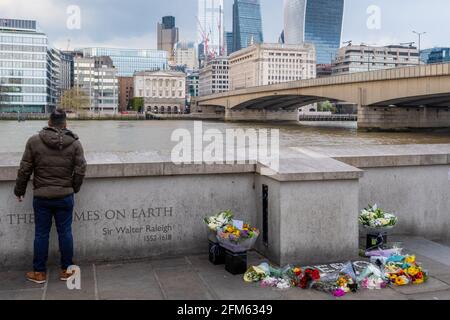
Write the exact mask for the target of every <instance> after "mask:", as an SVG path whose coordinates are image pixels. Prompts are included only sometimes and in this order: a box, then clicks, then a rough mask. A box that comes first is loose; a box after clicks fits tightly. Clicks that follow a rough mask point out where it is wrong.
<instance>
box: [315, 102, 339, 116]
mask: <svg viewBox="0 0 450 320" xmlns="http://www.w3.org/2000/svg"><path fill="white" fill-rule="evenodd" d="M317 111H319V112H331V113H336V112H337V109H336V107H335V106H334V105H333V104H332V103H331V102H330V101H324V102H320V103H319V105H318V106H317Z"/></svg>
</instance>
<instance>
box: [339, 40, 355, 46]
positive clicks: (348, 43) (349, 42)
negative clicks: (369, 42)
mask: <svg viewBox="0 0 450 320" xmlns="http://www.w3.org/2000/svg"><path fill="white" fill-rule="evenodd" d="M342 44H346V45H347V46H351V45H352V44H353V40H349V41H344V42H342Z"/></svg>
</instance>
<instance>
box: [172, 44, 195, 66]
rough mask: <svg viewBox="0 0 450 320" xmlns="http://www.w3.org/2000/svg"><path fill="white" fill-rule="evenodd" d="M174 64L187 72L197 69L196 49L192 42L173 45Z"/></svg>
mask: <svg viewBox="0 0 450 320" xmlns="http://www.w3.org/2000/svg"><path fill="white" fill-rule="evenodd" d="M175 64H176V65H177V66H185V67H186V69H188V70H194V69H197V68H198V58H197V48H196V45H195V43H194V42H178V43H177V44H176V45H175Z"/></svg>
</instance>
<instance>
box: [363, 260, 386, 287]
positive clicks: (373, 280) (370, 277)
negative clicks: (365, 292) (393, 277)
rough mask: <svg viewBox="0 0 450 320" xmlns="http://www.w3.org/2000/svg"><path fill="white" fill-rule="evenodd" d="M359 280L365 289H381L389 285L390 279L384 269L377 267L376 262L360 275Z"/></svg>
mask: <svg viewBox="0 0 450 320" xmlns="http://www.w3.org/2000/svg"><path fill="white" fill-rule="evenodd" d="M357 282H358V283H360V286H361V287H362V288H363V289H369V290H375V289H377V290H379V289H384V288H386V286H387V285H388V283H389V281H388V279H387V278H386V277H385V275H384V274H383V272H382V270H380V269H379V268H378V267H376V265H375V264H370V265H369V266H368V267H367V268H366V269H364V271H363V272H362V273H361V274H360V275H359V276H358V278H357Z"/></svg>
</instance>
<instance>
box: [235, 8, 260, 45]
mask: <svg viewBox="0 0 450 320" xmlns="http://www.w3.org/2000/svg"><path fill="white" fill-rule="evenodd" d="M262 42H264V37H263V31H262V18H261V4H260V2H259V0H234V4H233V52H234V51H238V50H241V49H243V48H247V47H248V46H249V45H251V44H256V43H262Z"/></svg>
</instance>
